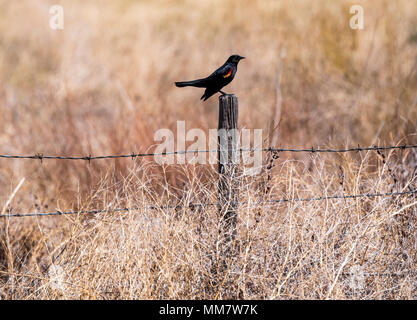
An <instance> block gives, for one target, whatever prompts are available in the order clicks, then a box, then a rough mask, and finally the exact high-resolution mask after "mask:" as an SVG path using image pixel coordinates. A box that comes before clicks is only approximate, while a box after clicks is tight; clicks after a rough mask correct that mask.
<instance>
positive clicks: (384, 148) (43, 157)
mask: <svg viewBox="0 0 417 320" xmlns="http://www.w3.org/2000/svg"><path fill="white" fill-rule="evenodd" d="M406 149H417V145H400V146H372V147H364V148H362V147H360V146H358V147H354V148H344V149H320V148H314V147H311V148H309V149H305V148H303V149H286V148H272V147H269V148H240V149H239V151H240V152H256V151H259V152H278V153H281V152H291V153H298V152H304V153H346V152H361V151H387V150H406ZM213 152H219V150H217V149H215V150H214V149H213V150H182V151H172V152H157V153H130V154H120V155H105V156H92V155H89V156H50V155H43V154H35V155H7V154H0V158H3V159H28V160H40V161H42V160H84V161H89V162H90V161H92V160H103V159H122V158H131V159H135V158H141V157H152V156H165V155H176V154H187V153H213Z"/></svg>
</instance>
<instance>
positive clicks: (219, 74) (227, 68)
mask: <svg viewBox="0 0 417 320" xmlns="http://www.w3.org/2000/svg"><path fill="white" fill-rule="evenodd" d="M234 68H235V67H234V66H233V65H231V64H228V63H225V64H224V65H222V66H221V67H220V68H218V69H217V70H216V71H214V72H213V73H212V74H211V75H210V76H208V77H207V80H209V81H213V82H217V81H219V80H221V79H227V78H228V77H230V76H231V75H232V73H233V69H234Z"/></svg>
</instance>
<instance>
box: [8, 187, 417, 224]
mask: <svg viewBox="0 0 417 320" xmlns="http://www.w3.org/2000/svg"><path fill="white" fill-rule="evenodd" d="M411 194H417V190H411V191H404V192H387V193H362V194H354V195H334V196H322V197H312V198H288V199H272V200H265V201H254V202H238V204H250V205H262V204H273V203H284V202H308V201H322V200H334V199H356V198H376V197H387V198H388V197H395V196H406V195H411ZM217 205H218V203H215V202H207V203H190V204H188V205H183V204H178V205H161V206H157V205H153V206H144V207H129V208H115V209H97V210H81V211H66V212H65V211H56V212H45V213H38V212H32V213H8V214H3V215H0V218H19V217H20V218H22V217H43V216H61V215H90V214H93V215H94V214H98V213H112V212H129V211H138V210H146V209H148V210H163V209H181V208H189V209H194V208H195V207H208V206H217Z"/></svg>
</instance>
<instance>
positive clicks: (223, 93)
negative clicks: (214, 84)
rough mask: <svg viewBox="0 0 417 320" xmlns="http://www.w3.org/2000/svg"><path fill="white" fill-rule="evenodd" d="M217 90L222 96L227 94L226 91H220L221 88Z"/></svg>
mask: <svg viewBox="0 0 417 320" xmlns="http://www.w3.org/2000/svg"><path fill="white" fill-rule="evenodd" d="M219 92H220V93H221V94H222V96H226V95H227V93H226V92H223V91H221V90H219Z"/></svg>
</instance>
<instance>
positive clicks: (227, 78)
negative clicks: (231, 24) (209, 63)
mask: <svg viewBox="0 0 417 320" xmlns="http://www.w3.org/2000/svg"><path fill="white" fill-rule="evenodd" d="M242 59H245V57H241V56H239V55H237V54H234V55H233V56H230V58H229V59H227V61H226V62H225V63H224V65H222V66H221V67H220V68H219V69H217V70H216V71H214V72H213V73H212V74H211V75H210V76H208V77H207V78H204V79H198V80H193V81H183V82H175V85H176V86H177V87H188V86H191V87H198V88H206V91H205V92H204V94H203V96H202V97H201V99H203V100H204V101H206V100H207V99H208V98H210V97H211V96H212V95H213V94H215V93H216V92H220V93H221V94H226V93H225V92H223V91H221V89H222V88H223V87H224V86H226V85H228V84H229V83H230V82H232V80H233V78H234V77H235V74H236V71H237V64H238V63H239V61H240V60H242Z"/></svg>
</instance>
